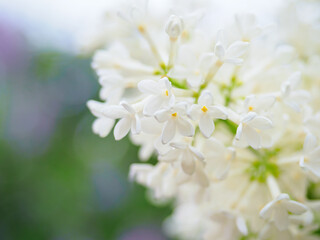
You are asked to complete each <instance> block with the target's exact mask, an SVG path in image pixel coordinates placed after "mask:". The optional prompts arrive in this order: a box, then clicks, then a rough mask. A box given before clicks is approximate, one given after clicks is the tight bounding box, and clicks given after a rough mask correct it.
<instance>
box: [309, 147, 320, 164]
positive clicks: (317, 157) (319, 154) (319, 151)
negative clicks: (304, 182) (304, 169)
mask: <svg viewBox="0 0 320 240" xmlns="http://www.w3.org/2000/svg"><path fill="white" fill-rule="evenodd" d="M309 157H310V159H311V161H312V162H320V146H319V147H317V148H316V149H314V150H313V151H312V152H311V153H310V154H309Z"/></svg>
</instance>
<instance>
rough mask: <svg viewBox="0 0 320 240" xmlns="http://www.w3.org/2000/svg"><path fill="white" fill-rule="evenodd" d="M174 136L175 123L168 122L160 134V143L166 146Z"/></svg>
mask: <svg viewBox="0 0 320 240" xmlns="http://www.w3.org/2000/svg"><path fill="white" fill-rule="evenodd" d="M175 134H176V122H175V121H174V120H169V121H168V122H167V123H166V124H165V126H164V128H163V130H162V134H161V141H162V143H163V144H167V143H168V142H170V141H171V140H172V139H173V137H174V135H175Z"/></svg>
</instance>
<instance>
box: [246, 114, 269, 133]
mask: <svg viewBox="0 0 320 240" xmlns="http://www.w3.org/2000/svg"><path fill="white" fill-rule="evenodd" d="M248 124H250V126H251V127H253V128H256V129H260V130H266V129H270V128H272V122H271V120H270V119H268V118H266V117H262V116H257V117H255V118H254V119H252V120H251V121H250V123H248Z"/></svg>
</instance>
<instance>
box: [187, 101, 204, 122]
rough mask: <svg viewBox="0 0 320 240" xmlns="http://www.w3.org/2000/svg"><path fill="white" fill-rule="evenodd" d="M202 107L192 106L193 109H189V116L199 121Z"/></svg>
mask: <svg viewBox="0 0 320 240" xmlns="http://www.w3.org/2000/svg"><path fill="white" fill-rule="evenodd" d="M200 108H201V106H200V105H198V104H193V105H191V107H190V108H189V111H188V116H189V117H190V118H191V119H192V120H197V119H199V118H200V114H201V109H200Z"/></svg>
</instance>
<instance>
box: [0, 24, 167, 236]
mask: <svg viewBox="0 0 320 240" xmlns="http://www.w3.org/2000/svg"><path fill="white" fill-rule="evenodd" d="M1 30H3V28H2V29H1V26H0V32H1ZM6 36H7V37H8V34H7V35H6ZM10 37H11V38H13V39H10ZM5 40H6V39H5ZM7 40H8V39H7ZM13 40H14V41H13ZM1 41H2V42H3V41H4V40H3V39H0V43H1ZM7 43H9V45H7V46H6V49H8V48H9V50H10V44H11V45H12V44H14V46H11V52H10V51H9V52H8V51H7V50H6V49H1V47H0V216H1V217H0V239H9V240H10V239H17V240H20V239H21V240H28V239H30V240H37V239H39V240H40V239H41V240H42V239H59V240H64V239H65V240H69V239H76V240H81V239H86V240H87V239H108V240H109V239H120V240H144V239H145V240H146V239H155V240H163V239H167V238H166V237H165V236H164V234H163V233H162V222H163V221H164V219H165V217H167V216H169V215H170V213H171V210H170V207H169V206H157V207H156V206H153V205H152V204H151V203H150V202H149V201H148V199H147V197H146V190H145V189H144V188H143V187H141V186H139V185H137V184H135V183H132V182H130V181H129V179H128V171H129V166H130V164H131V163H132V162H138V159H137V151H138V149H137V147H136V146H133V145H132V144H131V143H130V142H129V140H128V139H124V140H122V141H120V142H115V141H114V140H113V136H112V134H110V135H109V136H108V137H107V138H104V139H102V138H100V137H99V136H97V135H94V134H93V133H92V130H91V125H92V122H93V120H94V117H93V116H92V115H91V114H90V113H89V111H88V109H87V107H86V101H87V100H89V99H96V100H97V99H98V88H99V86H98V83H97V79H96V76H95V75H94V73H93V71H92V70H91V67H90V59H89V58H79V57H76V56H73V55H69V54H66V53H61V52H54V51H50V50H48V51H44V50H41V51H40V50H37V49H35V48H33V47H32V46H31V45H28V43H27V42H26V41H25V39H24V38H23V37H22V36H21V35H19V34H16V33H14V34H13V35H12V34H11V35H10V34H9V40H8V41H7ZM0 45H1V44H0ZM1 53H4V54H2V55H1Z"/></svg>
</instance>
